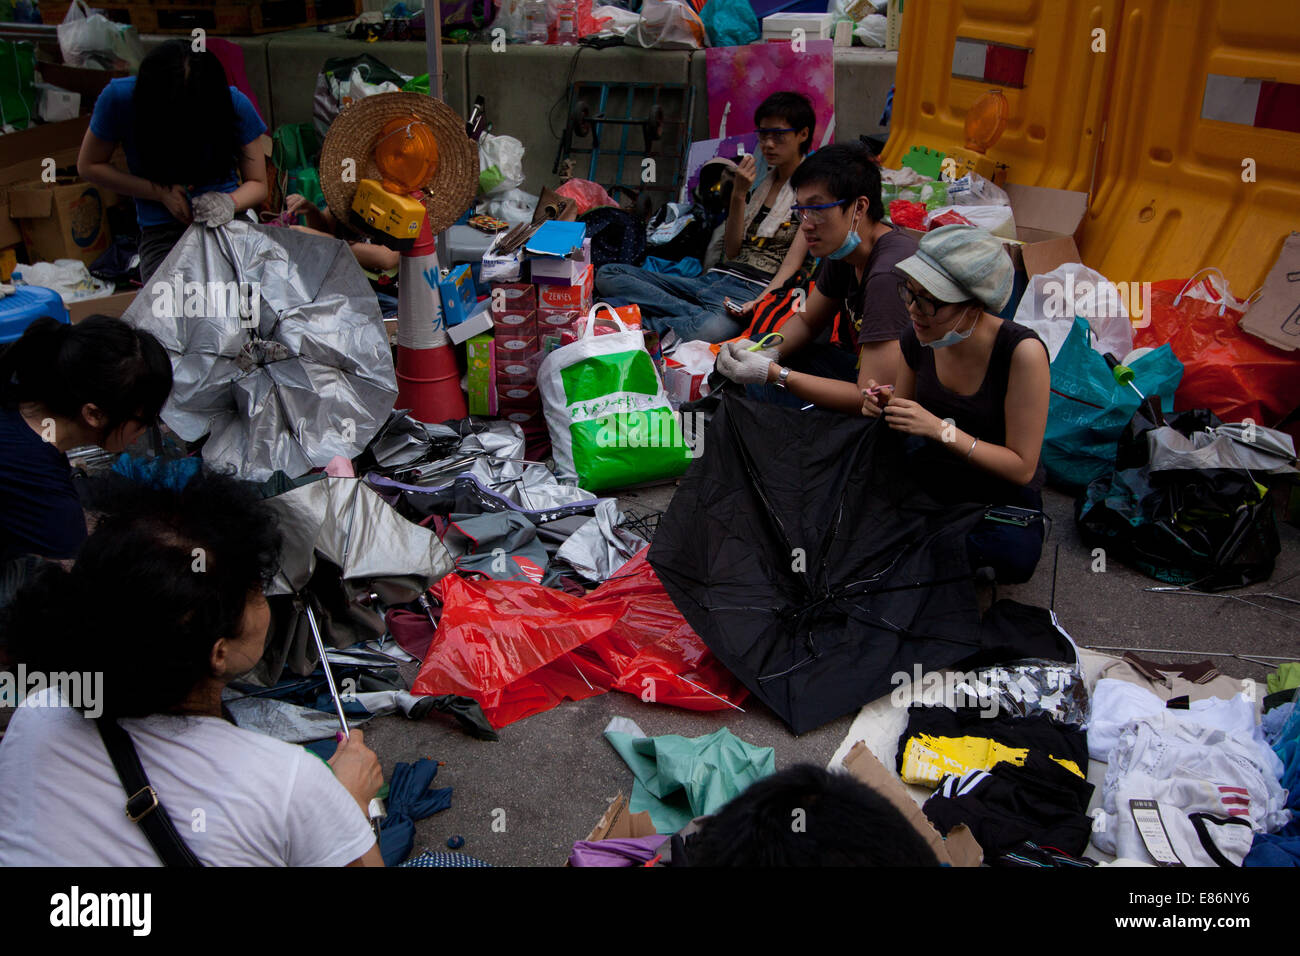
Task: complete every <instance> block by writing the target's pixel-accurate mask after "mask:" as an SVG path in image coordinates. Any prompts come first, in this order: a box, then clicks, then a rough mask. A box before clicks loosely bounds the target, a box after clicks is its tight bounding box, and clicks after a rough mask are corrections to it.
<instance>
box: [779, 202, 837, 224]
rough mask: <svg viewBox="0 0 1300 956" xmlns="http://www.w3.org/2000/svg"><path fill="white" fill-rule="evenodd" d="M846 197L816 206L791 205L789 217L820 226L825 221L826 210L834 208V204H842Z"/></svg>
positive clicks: (796, 220)
mask: <svg viewBox="0 0 1300 956" xmlns="http://www.w3.org/2000/svg"><path fill="white" fill-rule="evenodd" d="M847 202H848V200H847V199H840V200H837V201H836V202H824V203H820V204H819V205H816V206H791V207H790V218H791V219H793V220H794V221H795V222H799V223H804V222H806V223H811V224H812V225H814V226H820V225H821V224H822V223H824V222H825V221H826V210H827V209H834V208H835V207H836V206H843V205H844V204H845V203H847Z"/></svg>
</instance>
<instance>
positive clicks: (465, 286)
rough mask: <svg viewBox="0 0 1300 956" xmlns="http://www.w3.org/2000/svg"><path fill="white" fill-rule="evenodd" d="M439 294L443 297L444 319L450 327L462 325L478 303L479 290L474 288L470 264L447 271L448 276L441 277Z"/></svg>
mask: <svg viewBox="0 0 1300 956" xmlns="http://www.w3.org/2000/svg"><path fill="white" fill-rule="evenodd" d="M438 294H439V295H440V296H441V297H442V315H443V321H445V322H446V323H447V327H448V328H450V327H451V326H453V325H460V324H461V323H462V322H464V321H465V320H466V319H467V318H469V316H470V313H472V312H473V311H474V307H475V306H476V305H478V290H477V289H475V288H474V277H473V276H472V275H470V270H469V266H467V265H460V266H456V268H454V269H452V270H451V271H450V272H449V273H447V276H446V278H444V279H439V280H438Z"/></svg>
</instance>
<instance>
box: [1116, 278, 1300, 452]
mask: <svg viewBox="0 0 1300 956" xmlns="http://www.w3.org/2000/svg"><path fill="white" fill-rule="evenodd" d="M1203 271H1206V270H1203ZM1214 271H1215V272H1217V270H1214ZM1197 275H1200V273H1197ZM1220 278H1221V277H1220ZM1195 279H1196V276H1193V277H1192V280H1195ZM1192 280H1189V281H1187V282H1181V281H1179V280H1177V279H1170V280H1166V281H1162V282H1154V283H1152V285H1151V305H1150V313H1149V314H1150V317H1151V323H1150V325H1148V326H1146V327H1139V328H1136V329H1134V334H1133V346H1134V347H1135V348H1139V347H1143V346H1148V347H1151V348H1155V347H1157V346H1159V345H1161V344H1163V343H1165V342H1168V343H1169V345H1170V347H1171V348H1173V350H1174V354H1175V355H1177V356H1178V358H1179V360H1180V361H1181V362H1182V363H1183V379H1182V382H1181V383H1180V384H1179V386H1178V391H1177V392H1176V393H1175V395H1174V408H1175V410H1177V411H1185V410H1188V409H1193V408H1208V409H1209V410H1210V411H1212V412H1214V414H1216V415H1218V416H1219V418H1221V419H1223V420H1224V421H1225V422H1240V421H1243V420H1245V419H1247V418H1249V419H1252V420H1253V421H1254V422H1255V423H1256V424H1259V425H1264V426H1267V427H1273V426H1274V425H1276V424H1277V423H1278V422H1280V421H1281V420H1282V419H1284V418H1286V417H1287V416H1288V415H1289V414H1291V412H1292V411H1294V410H1295V408H1296V406H1297V405H1300V354H1296V353H1292V352H1283V351H1282V350H1281V349H1275V348H1273V346H1271V345H1269V344H1267V343H1265V342H1262V341H1260V340H1259V339H1257V338H1255V337H1254V336H1252V335H1250V334H1248V333H1246V332H1243V331H1241V329H1240V328H1238V326H1237V323H1238V322H1239V321H1240V320H1241V316H1242V313H1243V311H1244V309H1245V304H1244V303H1242V302H1239V301H1238V300H1237V299H1235V298H1233V297H1232V295H1231V293H1230V292H1229V291H1228V289H1227V283H1226V282H1222V281H1220V282H1214V281H1212V280H1211V278H1210V277H1207V278H1205V279H1203V280H1201V281H1200V282H1194V281H1192Z"/></svg>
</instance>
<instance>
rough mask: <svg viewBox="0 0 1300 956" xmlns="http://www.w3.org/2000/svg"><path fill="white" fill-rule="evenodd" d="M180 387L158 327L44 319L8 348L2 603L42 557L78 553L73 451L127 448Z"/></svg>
mask: <svg viewBox="0 0 1300 956" xmlns="http://www.w3.org/2000/svg"><path fill="white" fill-rule="evenodd" d="M171 389H172V366H171V361H170V360H169V359H168V358H167V353H166V351H164V349H163V347H162V346H161V345H159V344H158V340H157V339H155V338H154V337H153V336H152V335H150V334H149V333H148V332H142V331H140V330H138V329H133V328H132V327H131V326H129V325H127V324H126V323H125V322H123V321H122V320H121V319H112V318H108V317H107V316H102V315H93V316H90V317H89V318H87V319H85V320H84V321H82V322H80V323H78V324H77V325H65V324H63V323H61V322H58V321H56V320H54V319H50V318H42V319H37V320H36V321H35V322H33V323H32V324H31V325H29V326H28V327H27V329H26V331H25V332H23V335H22V337H21V338H20V339H18V341H16V342H13V343H10V344H9V345H8V346H7V347H4V348H2V349H0V607H3V606H4V604H5V603H6V602H7V601H8V599H9V598H10V597H11V596H12V595H13V592H14V591H15V590H17V588H18V586H19V585H20V584H21V583H22V581H23V580H24V579H25V578H26V577H27V576H28V574H29V573H30V571H31V568H32V567H33V566H34V565H35V564H36V563H37V561H38V558H37V557H33V556H39V558H51V559H62V558H71V557H73V556H74V555H76V553H77V549H78V548H79V547H81V542H82V541H84V540H85V538H86V519H85V516H84V514H83V513H82V508H81V501H80V499H79V497H78V495H77V490H76V488H75V487H74V486H73V481H72V468H71V466H70V465H69V464H68V457H67V452H68V451H69V450H71V449H73V448H77V447H80V446H82V445H98V446H99V447H101V448H103V449H104V450H105V451H109V452H114V453H116V452H120V451H122V450H123V449H125V448H126V447H127V446H128V445H130V444H131V443H132V442H133V441H135V440H136V438H138V437H139V436H140V435H141V434H142V433H143V432H144V431H145V429H146V428H148V427H149V426H150V425H152V424H153V423H154V422H155V421H157V419H158V415H159V413H160V412H161V411H162V407H163V405H164V404H165V403H166V401H167V396H168V395H169V394H170V393H171Z"/></svg>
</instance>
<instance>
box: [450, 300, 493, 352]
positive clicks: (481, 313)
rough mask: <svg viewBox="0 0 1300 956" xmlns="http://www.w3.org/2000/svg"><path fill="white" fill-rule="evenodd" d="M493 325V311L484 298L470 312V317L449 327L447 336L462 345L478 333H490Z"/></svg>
mask: <svg viewBox="0 0 1300 956" xmlns="http://www.w3.org/2000/svg"><path fill="white" fill-rule="evenodd" d="M492 327H493V323H492V312H491V310H490V309H489V308H488V303H487V300H486V299H484V300H483V301H482V302H480V303H479V304H478V305H477V306H475V307H474V311H473V312H471V313H470V315H469V318H467V319H466V320H465V321H464V322H462V323H460V324H459V325H453V326H451V328H449V329H447V337H448V338H449V339H451V340H452V341H453V342H455V343H456V344H457V345H462V344H464V343H465V342H468V341H469V340H470V339H472V338H473V337H474V336H476V335H483V334H484V333H487V334H489V335H490V334H491V333H492Z"/></svg>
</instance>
